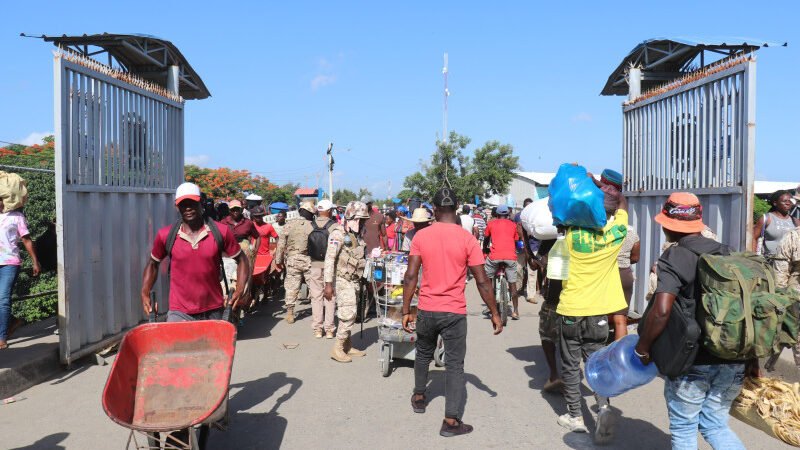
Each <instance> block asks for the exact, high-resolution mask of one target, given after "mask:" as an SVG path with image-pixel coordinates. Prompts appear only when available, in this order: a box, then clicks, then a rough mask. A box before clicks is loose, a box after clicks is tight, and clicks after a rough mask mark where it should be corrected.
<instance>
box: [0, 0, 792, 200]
mask: <svg viewBox="0 0 800 450" xmlns="http://www.w3.org/2000/svg"><path fill="white" fill-rule="evenodd" d="M180 3H181V4H182V6H177V4H178V2H175V4H174V5H173V2H166V1H163V0H161V1H138V0H137V1H133V2H108V1H104V2H95V1H84V2H80V3H75V2H55V1H52V2H44V1H38V2H37V1H29V2H13V3H12V2H8V3H5V2H4V5H3V18H2V19H1V20H2V23H3V26H2V31H0V49H1V50H2V55H3V59H4V61H3V64H2V69H0V101H1V102H2V103H1V105H2V107H1V108H0V140H11V141H21V140H24V139H26V138H29V137H30V136H31V135H33V136H35V135H36V134H41V133H48V132H52V130H53V128H54V127H53V113H52V104H53V88H52V73H53V70H52V58H51V51H52V49H53V47H52V46H51V44H48V43H44V42H42V41H41V40H37V39H26V38H21V37H18V35H19V33H20V32H25V33H28V34H38V33H44V34H49V35H57V34H63V33H66V34H82V33H99V32H109V33H145V34H152V35H156V36H158V37H161V38H164V39H167V40H170V41H172V42H173V43H174V44H175V45H176V46H177V47H178V48H179V49H180V50H181V51H182V53H183V54H184V55H185V56H186V58H187V59H188V60H189V62H190V63H191V64H192V66H193V67H194V68H195V70H196V71H197V72H198V73H199V74H200V76H201V77H202V78H203V80H204V81H205V83H206V85H207V86H208V88H209V90H210V91H211V93H212V97H211V98H209V99H207V100H192V101H187V108H186V109H187V115H186V155H187V161H195V162H199V163H201V164H202V165H206V166H208V167H218V166H228V167H233V168H246V169H249V170H251V171H253V172H259V173H263V174H264V175H266V176H268V177H269V178H270V179H273V180H274V181H275V182H277V183H284V182H287V181H295V182H299V183H301V184H307V185H314V184H316V183H317V177H318V176H321V180H323V181H324V180H325V170H326V169H325V161H324V153H325V148H326V145H327V143H328V141H333V142H334V143H335V154H336V162H337V165H336V185H337V186H339V187H349V188H354V189H355V188H359V187H367V188H369V189H370V190H372V191H373V193H375V194H378V195H384V194H386V193H388V191H389V186H390V183H391V193H396V192H397V191H399V189H400V187H401V185H402V181H403V178H404V176H405V175H407V174H409V173H411V172H412V171H413V170H415V169H416V168H417V167H418V162H419V161H420V159H426V158H428V157H429V155H430V153H431V151H432V150H433V148H434V141H435V139H436V136H437V132H438V133H440V132H441V131H440V130H441V129H442V89H443V86H442V74H441V67H442V54H443V53H444V52H448V53H449V55H450V91H451V93H452V95H451V97H450V105H449V106H450V108H449V109H450V116H449V124H450V129H451V130H455V131H457V132H459V133H462V134H465V135H467V136H469V137H471V138H472V140H473V145H472V146H471V147H470V150H471V149H472V147H475V146H479V145H481V144H482V143H483V142H485V141H487V140H490V139H497V140H500V141H501V142H506V143H511V144H512V145H514V147H515V149H516V153H517V154H518V155H519V156H520V162H521V164H522V167H523V168H524V169H525V170H530V171H554V170H555V169H556V168H557V167H558V164H560V163H562V162H572V161H579V162H581V163H583V164H585V165H586V166H588V167H589V168H590V169H591V170H598V169H601V168H603V167H615V166H619V165H620V161H621V135H622V131H621V111H620V103H621V102H622V100H623V99H622V98H621V97H601V96H599V92H600V90H601V88H602V87H603V84H604V83H605V81H606V79H607V77H608V75H609V74H610V73H611V71H612V70H613V69H614V68H615V67H616V66H617V65H618V64H619V62H620V61H621V59H622V58H623V57H624V56H625V55H626V54H627V53H628V52H629V51H630V50H631V49H632V48H633V47H634V46H635V45H636V44H637V43H639V42H641V41H643V40H645V39H647V38H653V37H680V38H690V39H691V38H694V39H699V40H705V41H714V40H717V39H722V40H732V38H739V39H747V40H748V41H768V42H784V41H788V42H789V47H788V48H782V47H781V48H768V49H762V50H761V51H759V53H758V94H757V95H758V103H757V148H758V153H757V158H756V159H757V168H756V173H757V179H762V180H767V179H768V180H774V181H797V180H800V175H798V167H800V166H798V164H797V163H798V155H799V154H800V153H798V149H800V145H799V144H800V134H799V133H798V132H797V130H798V128H799V125H798V124H800V112H798V111H799V109H798V108H797V104H798V101H799V100H800V95H798V92H799V91H798V81H797V74H798V73H800V70H798V69H800V54H799V53H798V52H799V51H800V26H798V21H797V19H798V17H800V14H799V13H800V7H798V6H797V5H798V4H797V2H793V1H785V2H769V3H767V2H761V3H758V2H752V1H749V2H738V1H725V2H712V1H707V2H696V1H695V2H681V1H671V2H661V3H659V4H658V6H657V7H655V6H650V5H655V4H654V3H652V2H650V3H648V2H642V3H639V4H637V5H634V4H626V3H624V2H623V3H620V2H594V1H592V2H588V1H587V2H577V1H574V2H547V3H543V4H542V5H539V4H536V5H534V2H528V1H520V2H488V3H487V2H465V1H457V2H456V1H454V2H429V1H425V2H393V3H392V4H388V2H366V1H364V2H330V1H326V2H300V1H298V2H249V3H247V4H242V5H239V2H201V1H195V2H180ZM268 3H272V4H271V5H270V4H268ZM601 5H602V6H601ZM605 5H608V6H605ZM767 5H768V6H767ZM634 6H636V7H634ZM629 11H634V12H629ZM346 149H350V151H345V150H346Z"/></svg>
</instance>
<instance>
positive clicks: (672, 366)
mask: <svg viewBox="0 0 800 450" xmlns="http://www.w3.org/2000/svg"><path fill="white" fill-rule="evenodd" d="M551 242H552V241H551ZM679 246H680V247H681V248H684V249H686V250H689V251H691V252H692V253H694V254H695V255H698V256H702V255H703V253H700V252H697V251H695V250H694V249H692V248H689V247H688V246H684V245H680V244H679ZM673 251H674V250H673ZM727 252H728V251H727V247H724V246H722V247H721V248H719V249H717V250H715V252H714V253H715V254H719V253H727ZM697 284H698V280H695V282H694V283H693V284H692V285H690V286H686V287H685V288H684V289H682V290H681V291H680V292H679V293H678V295H677V296H676V299H675V301H674V302H673V303H672V310H671V311H670V314H669V317H668V318H667V324H666V326H665V327H664V331H663V332H662V333H661V334H660V335H659V336H658V338H656V340H655V341H653V345H652V347H651V348H650V355H651V357H652V359H653V363H654V364H655V365H656V367H658V371H659V372H661V373H662V374H663V375H665V376H666V377H668V378H671V379H672V378H675V377H678V376H680V375H684V374H686V373H687V372H688V371H689V369H690V368H691V367H692V365H693V364H694V361H695V358H696V357H697V352H698V351H699V350H700V338H701V336H702V334H703V332H702V330H701V329H700V325H699V324H698V323H697V319H696V318H695V317H696V314H695V311H696V309H697V300H695V297H697V295H696V293H697V292H698V289H697ZM655 303H656V302H655V299H652V300H650V302H649V303H648V305H647V308H646V309H645V311H644V314H643V315H642V319H641V320H640V321H639V335H642V334H644V333H645V329H646V324H647V320H646V318H647V316H648V315H649V314H651V313H652V309H653V306H654V305H655Z"/></svg>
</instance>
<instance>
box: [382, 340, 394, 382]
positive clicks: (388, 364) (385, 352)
mask: <svg viewBox="0 0 800 450" xmlns="http://www.w3.org/2000/svg"><path fill="white" fill-rule="evenodd" d="M391 353H392V352H391V345H390V344H383V345H381V374H382V375H383V376H384V377H388V376H389V374H391V373H392V361H391V359H390V358H391Z"/></svg>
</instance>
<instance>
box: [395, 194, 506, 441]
mask: <svg viewBox="0 0 800 450" xmlns="http://www.w3.org/2000/svg"><path fill="white" fill-rule="evenodd" d="M433 204H434V214H435V216H436V223H434V224H432V225H430V226H428V227H426V228H424V229H422V230H420V231H419V232H418V233H416V235H415V236H414V240H413V241H412V242H411V252H410V253H409V258H408V270H407V271H406V275H405V278H404V279H403V309H402V312H403V329H405V330H406V331H407V332H409V333H411V332H413V331H412V329H411V327H410V324H411V322H416V333H417V341H416V351H417V352H416V359H415V361H414V393H413V394H412V395H411V407H412V409H413V410H414V412H416V413H424V412H425V407H426V398H425V390H426V387H427V384H428V369H429V366H430V363H431V359H433V352H434V350H435V349H436V344H437V341H438V338H439V336H441V337H442V339H443V340H444V348H445V354H446V355H447V356H446V358H445V415H444V421H443V422H442V428H441V429H440V430H439V434H440V435H441V436H445V437H450V436H457V435H461V434H467V433H469V432H471V431H472V426H471V425H467V424H465V423H463V422H462V421H461V418H462V416H463V415H464V403H465V398H464V392H465V390H466V386H465V384H464V356H465V354H466V352H467V299H466V297H465V296H464V281H465V278H466V275H467V267H469V270H470V272H471V273H472V276H473V277H475V281H476V283H477V286H478V291H479V292H480V294H481V298H482V299H483V301H484V303H486V306H487V307H488V308H489V310H490V311H491V314H492V327H493V328H494V334H500V332H501V331H503V324H502V323H501V321H500V316H499V314H498V312H497V303H496V302H495V299H494V292H493V291H492V283H491V282H490V281H489V279H488V278H487V277H486V273H485V271H484V268H483V254H482V253H481V248H480V246H478V242H477V241H476V240H475V237H474V236H472V235H471V234H470V233H469V232H468V231H466V230H465V229H463V228H461V226H460V225H458V224H457V223H456V219H457V215H456V204H457V203H456V198H455V194H454V193H453V192H452V191H451V190H450V189H447V188H444V189H441V190H439V191H438V192H437V193H436V195H435V196H434V197H433ZM421 265H424V266H425V270H424V271H423V274H422V285H421V286H420V290H419V304H418V306H417V310H418V311H417V312H416V313H415V312H412V311H411V298H412V297H413V296H414V293H415V292H416V290H417V280H418V278H419V270H420V266H421Z"/></svg>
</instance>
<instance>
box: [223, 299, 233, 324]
mask: <svg viewBox="0 0 800 450" xmlns="http://www.w3.org/2000/svg"><path fill="white" fill-rule="evenodd" d="M232 298H233V293H231V292H228V301H227V302H225V309H224V310H223V311H222V320H224V321H225V322H230V321H231V313H232V312H233V302H232V301H231V299H232Z"/></svg>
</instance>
